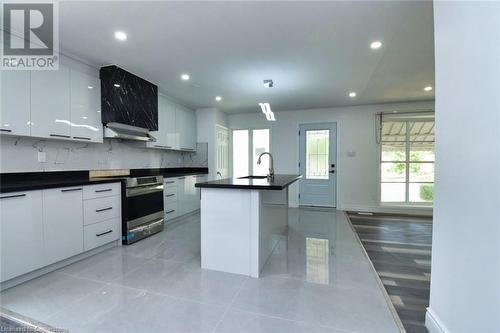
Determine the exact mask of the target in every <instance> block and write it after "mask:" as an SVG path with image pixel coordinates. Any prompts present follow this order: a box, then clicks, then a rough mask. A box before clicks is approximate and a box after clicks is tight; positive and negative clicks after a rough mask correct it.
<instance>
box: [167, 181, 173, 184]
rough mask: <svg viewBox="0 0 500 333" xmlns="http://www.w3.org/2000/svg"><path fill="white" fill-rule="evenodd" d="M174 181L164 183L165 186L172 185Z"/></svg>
mask: <svg viewBox="0 0 500 333" xmlns="http://www.w3.org/2000/svg"><path fill="white" fill-rule="evenodd" d="M174 183H175V181H170V182H165V184H174Z"/></svg>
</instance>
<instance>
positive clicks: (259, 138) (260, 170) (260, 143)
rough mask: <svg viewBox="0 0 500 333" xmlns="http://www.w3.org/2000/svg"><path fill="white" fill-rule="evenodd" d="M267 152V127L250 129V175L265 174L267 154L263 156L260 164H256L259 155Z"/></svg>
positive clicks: (267, 165)
mask: <svg viewBox="0 0 500 333" xmlns="http://www.w3.org/2000/svg"><path fill="white" fill-rule="evenodd" d="M266 151H267V152H269V129H268V128H266V129H256V130H253V131H252V152H253V153H252V155H253V164H252V170H253V171H252V175H257V176H261V175H262V176H265V175H267V174H268V173H269V156H263V157H262V159H261V163H260V165H259V164H257V160H258V159H259V155H260V154H262V153H263V152H266Z"/></svg>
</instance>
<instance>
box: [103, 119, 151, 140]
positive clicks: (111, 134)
mask: <svg viewBox="0 0 500 333" xmlns="http://www.w3.org/2000/svg"><path fill="white" fill-rule="evenodd" d="M104 137H105V138H108V139H124V140H134V141H156V139H155V138H154V137H153V136H151V135H150V134H149V130H148V129H146V128H142V127H136V126H131V125H125V124H120V123H107V124H106V125H105V126H104Z"/></svg>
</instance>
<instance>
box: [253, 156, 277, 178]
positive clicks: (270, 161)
mask: <svg viewBox="0 0 500 333" xmlns="http://www.w3.org/2000/svg"><path fill="white" fill-rule="evenodd" d="M266 154H267V155H269V174H268V175H267V181H268V182H272V181H274V161H273V155H271V153H268V152H267V151H265V152H263V153H261V154H260V155H259V158H258V159H257V164H259V165H260V163H262V155H266Z"/></svg>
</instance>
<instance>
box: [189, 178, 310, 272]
mask: <svg viewBox="0 0 500 333" xmlns="http://www.w3.org/2000/svg"><path fill="white" fill-rule="evenodd" d="M257 177H259V176H249V177H243V178H226V179H220V180H215V181H209V182H204V183H197V184H196V185H195V186H196V187H200V188H201V267H202V268H205V269H212V270H218V271H223V272H229V273H236V274H243V275H247V276H251V277H255V278H258V277H259V274H260V271H261V269H262V267H263V266H264V264H265V263H266V261H267V259H268V258H269V256H270V255H271V253H272V250H273V248H274V246H275V245H276V244H277V240H278V237H279V236H280V235H282V234H283V233H284V232H285V231H286V228H287V222H288V187H289V186H290V185H291V184H293V183H294V182H296V181H297V180H299V179H300V177H301V176H300V175H274V178H273V179H272V180H268V179H267V178H266V177H265V176H261V177H259V178H257Z"/></svg>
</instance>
